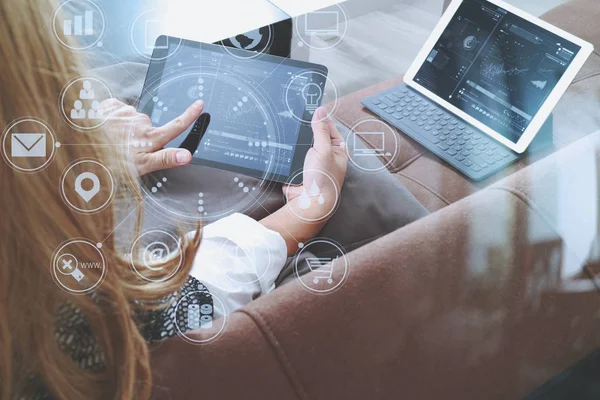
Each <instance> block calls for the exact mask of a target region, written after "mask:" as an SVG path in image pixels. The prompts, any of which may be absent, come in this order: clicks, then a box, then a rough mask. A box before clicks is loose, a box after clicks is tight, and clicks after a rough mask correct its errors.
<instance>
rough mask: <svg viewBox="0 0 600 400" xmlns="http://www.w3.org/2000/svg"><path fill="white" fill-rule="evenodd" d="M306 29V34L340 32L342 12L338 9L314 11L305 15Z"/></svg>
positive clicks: (332, 33)
mask: <svg viewBox="0 0 600 400" xmlns="http://www.w3.org/2000/svg"><path fill="white" fill-rule="evenodd" d="M304 31H305V33H306V34H309V35H310V34H318V33H322V34H323V33H324V34H330V35H338V34H339V33H340V13H339V12H338V11H314V12H311V13H308V14H306V15H305V17H304Z"/></svg>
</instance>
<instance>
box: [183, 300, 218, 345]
mask: <svg viewBox="0 0 600 400" xmlns="http://www.w3.org/2000/svg"><path fill="white" fill-rule="evenodd" d="M198 294H200V295H203V296H204V295H206V292H201V291H196V292H191V293H188V294H186V295H185V296H183V297H182V298H181V299H179V301H178V302H177V305H176V306H175V312H174V313H173V315H174V316H173V319H174V321H173V322H174V325H175V329H176V331H177V335H178V336H179V337H181V338H182V339H184V340H185V341H186V342H188V343H191V344H209V343H212V342H214V341H215V340H217V339H218V338H219V337H220V336H221V335H222V334H223V333H224V332H225V329H226V327H227V324H228V322H229V312H228V310H227V308H226V307H225V303H223V302H222V301H221V300H220V299H219V298H218V297H217V296H216V295H214V294H213V293H209V295H210V297H211V298H212V300H213V305H210V304H207V303H204V304H198V303H191V304H190V300H189V299H190V297H191V296H193V295H198ZM210 314H212V315H210ZM215 314H218V315H215ZM218 317H221V318H218ZM180 321H183V323H185V329H182V327H181V326H180V323H179V322H180ZM192 330H193V331H196V332H197V333H198V332H206V333H207V334H208V335H207V336H205V337H203V338H201V339H194V338H192V337H191V336H189V334H188V332H189V331H192Z"/></svg>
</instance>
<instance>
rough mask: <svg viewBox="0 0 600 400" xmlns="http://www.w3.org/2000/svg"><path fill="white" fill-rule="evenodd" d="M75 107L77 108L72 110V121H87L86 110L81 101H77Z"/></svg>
mask: <svg viewBox="0 0 600 400" xmlns="http://www.w3.org/2000/svg"><path fill="white" fill-rule="evenodd" d="M73 106H74V107H75V108H74V109H72V110H71V119H85V110H84V109H83V103H82V102H81V100H76V101H75V104H73Z"/></svg>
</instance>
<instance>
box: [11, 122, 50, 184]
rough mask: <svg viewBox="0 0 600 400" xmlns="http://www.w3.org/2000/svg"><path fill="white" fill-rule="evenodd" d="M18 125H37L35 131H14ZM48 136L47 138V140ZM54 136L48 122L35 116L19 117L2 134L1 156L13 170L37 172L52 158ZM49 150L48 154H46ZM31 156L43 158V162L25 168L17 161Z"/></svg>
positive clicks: (29, 129) (28, 158)
mask: <svg viewBox="0 0 600 400" xmlns="http://www.w3.org/2000/svg"><path fill="white" fill-rule="evenodd" d="M19 125H34V126H35V125H38V126H39V128H36V129H35V130H36V132H31V130H33V129H32V128H28V129H25V132H21V131H20V129H19V132H15V131H14V129H15V128H18V127H19ZM9 136H10V142H11V143H10V152H9V151H8V150H7V147H8V141H7V139H8V137H9ZM48 137H49V140H48ZM56 144H57V142H56V138H55V135H54V132H53V131H52V129H50V127H49V126H48V124H47V123H46V122H44V121H42V120H41V119H37V118H31V117H27V118H21V119H18V120H16V121H13V122H12V123H10V124H9V125H8V126H7V127H6V129H5V130H4V133H3V134H2V156H3V158H4V160H5V161H6V162H7V163H8V165H10V166H11V167H12V168H13V169H14V170H16V171H19V172H24V173H34V172H39V171H41V170H42V169H44V168H46V167H47V166H48V165H49V164H50V163H51V162H52V160H53V159H54V155H55V153H56ZM48 152H50V154H48ZM32 158H36V159H40V160H41V159H44V162H43V163H41V164H40V165H39V166H37V167H34V168H25V167H23V166H20V165H19V164H18V163H17V159H19V160H25V159H27V160H30V159H32Z"/></svg>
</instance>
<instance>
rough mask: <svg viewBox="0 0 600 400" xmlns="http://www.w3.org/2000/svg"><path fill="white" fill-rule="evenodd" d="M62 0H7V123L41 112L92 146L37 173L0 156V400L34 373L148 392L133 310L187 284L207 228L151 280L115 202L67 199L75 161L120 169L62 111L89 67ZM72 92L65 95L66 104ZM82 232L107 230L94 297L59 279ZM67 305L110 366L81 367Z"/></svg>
mask: <svg viewBox="0 0 600 400" xmlns="http://www.w3.org/2000/svg"><path fill="white" fill-rule="evenodd" d="M57 6H58V4H57V3H56V2H55V0H3V1H2V2H0V37H1V38H2V40H0V88H2V89H1V94H0V121H1V122H2V127H1V128H2V129H1V130H4V129H5V128H6V127H7V126H8V125H9V124H10V123H11V121H13V120H15V119H18V118H21V117H26V116H34V117H37V118H40V119H42V120H44V121H45V122H47V123H48V125H49V126H50V127H52V128H53V129H54V132H55V133H56V136H57V138H58V140H59V141H61V142H63V143H77V144H87V145H77V146H62V147H61V148H60V149H57V151H56V155H55V158H54V160H53V162H52V163H51V164H50V165H49V166H48V167H47V168H46V169H45V170H43V171H41V172H38V173H36V174H24V173H20V172H17V171H15V170H14V169H12V168H11V167H10V166H9V165H8V164H7V163H1V162H0V185H2V188H1V192H0V245H1V246H2V251H1V252H0V318H1V320H0V399H2V400H9V399H12V398H21V396H26V395H27V393H29V392H28V391H29V390H31V385H32V381H39V382H40V383H41V384H42V385H43V386H44V387H45V389H46V390H47V391H48V394H49V395H50V396H51V397H52V398H56V399H86V400H91V399H108V398H110V399H132V398H135V399H145V398H148V397H149V395H150V391H151V371H150V362H149V352H148V347H147V344H146V342H145V340H144V338H143V336H142V334H141V333H140V330H139V327H138V325H137V324H136V321H135V319H134V314H135V312H136V311H138V310H139V308H140V307H141V306H140V304H156V303H157V301H158V300H160V299H163V298H165V297H166V296H168V295H169V294H171V293H173V292H176V291H177V290H179V289H180V288H181V286H182V285H183V284H184V283H185V282H186V280H187V276H188V274H189V269H190V264H191V261H192V260H193V257H194V254H195V251H196V249H197V246H198V245H199V241H200V235H199V234H197V235H196V236H195V238H194V239H190V240H186V239H182V240H183V249H184V250H183V252H184V260H185V262H184V266H183V267H182V268H181V269H180V271H179V273H178V274H177V275H176V276H175V277H173V278H172V279H170V280H169V281H168V282H166V283H161V284H158V283H152V284H149V283H146V282H143V281H141V280H140V279H138V278H137V277H136V275H135V274H134V273H133V272H132V270H131V269H130V266H129V261H128V260H125V258H124V257H123V256H122V255H121V254H120V253H119V252H118V251H117V249H116V246H115V243H114V242H115V240H114V235H113V230H114V229H115V221H114V215H115V207H116V206H114V205H113V206H110V207H108V208H107V209H105V210H104V211H102V212H101V213H99V214H95V215H80V214H77V213H75V212H73V211H71V210H70V209H69V208H68V207H67V206H66V205H65V203H64V202H63V200H62V199H61V196H60V194H59V179H60V177H61V174H62V172H63V171H64V170H65V168H66V167H67V166H68V165H69V164H71V163H72V162H73V161H75V160H78V159H81V158H94V159H98V160H102V161H103V162H104V163H106V164H107V165H110V166H111V167H113V169H114V170H115V171H117V170H123V168H119V163H118V162H117V161H116V160H115V159H116V156H115V155H116V150H115V149H114V148H112V147H110V146H106V144H109V143H110V141H109V140H108V139H107V138H106V135H105V133H103V132H102V131H95V132H92V133H82V132H78V131H75V130H74V129H72V128H71V127H69V125H68V124H67V123H65V121H64V120H63V119H62V118H61V116H60V112H59V110H58V106H57V105H58V98H59V95H60V93H61V90H62V88H63V87H64V85H65V84H66V83H67V82H69V81H70V80H71V79H72V78H74V77H78V76H81V75H84V73H85V70H84V68H83V66H82V64H81V62H80V60H79V58H78V57H77V53H75V52H73V51H71V50H69V49H67V48H66V47H63V46H61V45H60V44H59V42H58V41H57V40H56V38H55V37H54V34H53V22H52V16H53V13H54V10H55V8H56V7H57ZM71 97H73V96H71ZM75 100H77V98H69V94H68V93H67V99H66V102H67V103H69V102H70V103H71V104H73V103H74V101H75ZM139 218H141V214H140V215H138V219H139ZM80 237H83V238H89V239H90V240H98V241H100V240H103V239H104V238H108V239H107V240H106V241H104V243H103V244H104V245H103V247H102V251H103V253H104V255H105V258H106V263H107V266H108V268H107V273H106V276H105V278H104V281H103V283H102V285H101V286H100V287H99V288H98V289H97V291H96V292H95V293H96V295H97V296H95V298H92V297H90V296H88V295H83V296H75V295H72V294H69V293H66V292H65V291H63V290H61V289H59V287H58V286H57V285H56V283H55V282H54V280H53V279H52V265H51V264H52V255H53V253H54V251H55V249H56V248H57V247H58V246H59V245H60V244H61V243H62V242H64V241H66V240H69V239H73V238H80ZM132 239H133V238H132ZM171 262H175V261H174V260H173V261H171ZM167 269H168V268H165V270H167ZM88 273H90V274H93V273H94V272H93V271H92V272H86V274H88ZM64 304H71V305H73V306H75V307H76V308H78V309H79V310H80V311H81V313H82V314H83V315H84V316H85V318H86V320H87V322H88V323H89V324H90V326H91V329H92V332H93V335H94V336H95V339H96V340H97V341H98V343H99V345H100V346H101V348H102V351H103V356H104V360H105V365H106V368H103V369H102V370H101V371H98V372H95V371H88V370H85V369H82V368H81V367H80V366H79V365H78V364H77V363H76V362H75V361H74V360H73V359H72V358H71V356H70V355H69V354H66V353H65V352H64V351H62V350H61V348H60V346H59V344H58V343H57V340H56V338H55V324H56V317H57V313H58V310H59V308H60V307H61V306H62V305H64ZM32 377H34V378H35V379H33V380H32Z"/></svg>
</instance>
